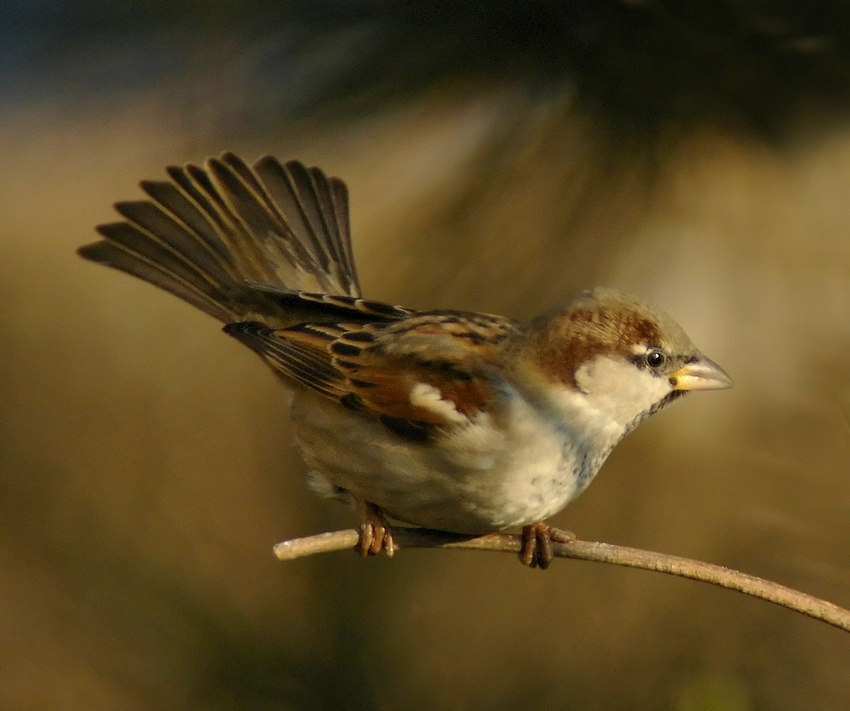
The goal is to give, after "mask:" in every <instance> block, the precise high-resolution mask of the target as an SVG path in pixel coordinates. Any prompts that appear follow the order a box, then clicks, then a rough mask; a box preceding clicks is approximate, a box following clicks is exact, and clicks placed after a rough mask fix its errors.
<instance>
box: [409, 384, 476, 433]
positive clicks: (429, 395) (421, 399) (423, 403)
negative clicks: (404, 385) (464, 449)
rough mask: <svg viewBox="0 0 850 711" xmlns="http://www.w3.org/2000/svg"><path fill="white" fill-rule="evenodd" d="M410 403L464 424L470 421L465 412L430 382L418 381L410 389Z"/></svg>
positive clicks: (450, 420)
mask: <svg viewBox="0 0 850 711" xmlns="http://www.w3.org/2000/svg"><path fill="white" fill-rule="evenodd" d="M409 397H410V404H411V405H413V406H414V407H421V408H422V409H423V410H428V411H429V412H433V413H434V414H435V415H439V416H440V417H442V418H444V419H446V420H448V421H449V422H454V423H457V424H464V423H466V422H469V418H467V416H466V415H464V414H463V413H460V412H458V410H457V408H456V407H455V406H454V403H452V402H450V401H449V400H446V399H445V398H443V395H442V393H441V392H440V391H439V390H437V388H435V387H434V386H433V385H428V383H416V384H415V385H414V386H413V387H412V388H411V389H410V396H409Z"/></svg>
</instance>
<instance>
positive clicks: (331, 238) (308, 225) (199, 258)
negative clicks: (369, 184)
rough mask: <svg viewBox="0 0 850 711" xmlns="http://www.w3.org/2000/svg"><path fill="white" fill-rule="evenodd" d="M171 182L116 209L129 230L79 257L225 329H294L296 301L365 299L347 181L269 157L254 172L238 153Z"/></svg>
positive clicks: (109, 235)
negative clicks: (255, 323)
mask: <svg viewBox="0 0 850 711" xmlns="http://www.w3.org/2000/svg"><path fill="white" fill-rule="evenodd" d="M168 175H169V177H170V178H171V180H170V181H168V182H164V181H144V182H142V183H141V186H142V189H143V190H144V191H145V192H146V193H147V195H148V196H149V198H150V199H149V200H142V201H134V202H120V203H117V204H116V205H115V208H116V210H117V211H118V212H119V213H120V214H121V216H122V217H123V218H124V221H122V222H113V223H109V224H106V225H100V226H98V228H97V231H98V232H99V233H100V234H101V235H102V236H103V238H104V239H103V240H101V241H99V242H94V243H93V244H89V245H86V246H84V247H82V248H80V250H79V253H80V255H81V256H83V257H85V258H86V259H90V260H92V261H94V262H100V263H102V264H106V265H108V266H111V267H114V268H115V269H120V270H122V271H125V272H127V273H129V274H132V275H134V276H136V277H138V278H140V279H143V280H144V281H147V282H150V283H151V284H154V285H156V286H158V287H160V288H162V289H166V290H167V291H170V292H171V293H173V294H175V295H177V296H179V297H180V298H181V299H183V300H184V301H187V302H188V303H190V304H192V305H194V306H196V307H197V308H199V309H201V310H202V311H205V312H206V313H208V314H210V315H211V316H215V317H216V318H217V319H219V320H221V321H223V322H225V323H232V322H234V321H246V320H252V319H254V320H261V321H263V322H266V323H270V324H276V325H279V326H285V325H288V324H289V323H292V320H293V314H292V308H291V304H289V303H288V302H289V301H291V300H288V299H287V298H285V297H286V295H287V294H289V293H294V292H299V291H306V292H317V293H321V294H329V295H332V296H338V297H359V296H360V286H359V284H358V281H357V273H356V271H355V267H354V258H353V254H352V250H351V238H350V234H349V221H348V191H347V189H346V187H345V183H343V182H342V181H341V180H340V179H338V178H328V177H327V176H325V174H324V173H322V171H320V170H319V169H318V168H307V167H305V166H304V165H303V164H302V163H300V162H298V161H290V162H288V163H285V164H281V163H280V162H279V161H277V160H276V159H275V158H272V157H268V156H267V157H264V158H260V159H259V160H258V161H257V162H256V163H254V165H253V166H250V167H249V166H248V165H247V164H246V163H245V162H244V161H242V160H241V159H240V158H238V157H237V156H235V155H233V154H232V153H224V154H223V155H222V156H221V157H220V158H210V159H208V160H207V161H206V163H205V164H204V167H203V168H201V167H199V166H196V165H186V166H184V167H182V168H178V167H170V168H168ZM346 301H348V299H346Z"/></svg>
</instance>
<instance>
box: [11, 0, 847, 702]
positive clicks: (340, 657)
mask: <svg viewBox="0 0 850 711" xmlns="http://www.w3.org/2000/svg"><path fill="white" fill-rule="evenodd" d="M848 108H850V6H848V5H847V4H846V3H844V2H841V1H840V0H824V1H823V2H820V3H813V4H804V3H792V2H784V1H782V0H765V1H764V2H747V1H742V0H726V1H725V2H724V1H722V0H702V2H691V3H676V2H667V1H666V0H657V1H653V0H621V1H619V2H617V1H614V0H594V1H590V0H588V1H586V2H584V1H581V0H576V1H575V2H569V3H562V2H558V1H556V0H548V1H544V0H538V1H536V2H533V1H532V2H526V3H510V2H500V1H497V0H492V1H491V2H488V3H468V4H465V3H457V2H450V1H449V0H444V1H440V0H430V1H427V2H420V3H393V2H382V1H379V0H372V1H367V0H309V2H300V1H297V0H289V2H271V0H254V1H253V2H250V3H238V2H235V1H230V2H228V1H225V0H222V1H220V2H218V3H185V4H175V3H167V2H162V1H161V0H148V2H145V3H127V4H124V5H122V6H120V7H119V6H118V5H117V4H115V3H107V2H104V1H102V0H77V1H76V2H74V3H70V2H62V1H61V0H43V1H41V2H32V3H19V2H11V1H9V0H6V1H5V2H0V155H2V159H3V167H2V178H0V181H1V182H0V185H1V186H2V187H0V212H1V213H2V228H0V229H1V230H2V231H1V232H0V270H2V271H0V295H2V303H3V304H4V308H2V309H0V330H2V337H0V359H1V360H0V363H2V367H0V560H2V564H0V706H2V707H3V708H9V709H45V708H51V709H93V710H97V709H151V708H157V709H184V708H192V709H196V708H208V709H340V708H351V709H357V708H370V709H375V708H378V709H395V708H405V709H430V708H448V709H473V708H476V709H485V708H486V709H520V708H528V709H549V708H570V709H597V708H598V709H636V708H653V709H655V708H657V709H672V710H675V711H690V710H696V709H700V710H713V709H717V710H721V709H722V710H727V709H728V710H730V711H745V710H749V709H800V708H806V709H836V708H844V707H846V704H847V700H848V699H850V674H848V673H847V670H848V669H850V638H848V636H847V634H846V633H842V632H840V631H838V630H835V629H832V628H830V627H828V626H827V625H825V624H823V623H819V622H815V621H812V620H809V619H805V618H802V617H800V616H798V615H795V614H793V613H791V612H789V611H787V610H783V609H780V608H777V607H773V606H771V605H769V604H767V603H764V602H760V601H756V600H753V599H749V598H745V597H743V596H740V595H736V594H735V593H732V592H729V591H725V590H719V589H715V588H710V587H709V586H707V585H701V584H697V583H693V582H689V581H682V580H677V579H671V578H666V577H664V576H661V575H656V574H650V573H643V572H636V571H630V570H626V569H624V568H618V567H609V566H601V565H594V564H587V563H578V562H572V561H556V562H555V564H554V565H553V566H552V568H551V569H550V570H549V571H548V572H546V573H545V574H542V573H540V572H538V571H529V570H525V569H522V568H521V566H520V565H519V564H518V563H517V561H516V560H515V558H514V557H512V556H507V555H486V554H475V553H466V552H446V551H442V552H440V551H411V552H403V553H402V554H401V555H399V556H397V557H396V558H395V559H393V560H391V561H390V560H385V559H378V560H368V561H361V560H359V559H358V558H357V557H356V556H355V555H354V554H349V553H337V554H332V555H327V556H320V557H315V558H312V559H307V560H303V561H295V562H291V563H287V564H282V563H279V562H277V561H276V560H275V558H274V557H273V555H272V551H271V548H272V545H273V544H274V543H275V542H277V541H278V540H281V539H283V538H288V537H296V536H301V535H308V534H312V533H317V532H320V531H323V530H334V529H338V528H347V527H350V526H352V525H353V524H354V523H355V518H354V516H353V514H352V513H351V512H349V511H348V510H347V509H345V508H344V507H341V506H338V505H336V504H333V503H328V502H324V501H320V500H318V499H316V498H315V497H314V496H313V495H312V494H311V493H309V492H308V491H307V490H306V488H305V486H304V483H303V475H304V467H303V465H302V463H301V462H300V459H299V458H298V456H297V453H296V452H295V451H294V450H293V446H292V437H291V434H290V430H289V425H288V416H287V398H286V393H285V391H284V389H282V388H281V387H280V386H279V384H278V383H277V382H276V381H275V380H274V378H273V376H272V374H271V372H267V370H266V369H265V368H264V367H262V366H261V364H260V362H259V361H258V360H257V359H256V357H255V356H254V355H253V354H251V353H250V352H249V351H248V349H246V348H243V347H242V346H240V345H239V344H238V343H236V342H235V341H233V340H232V339H229V338H225V337H224V336H223V335H221V334H220V333H219V325H218V324H217V322H214V321H213V320H212V319H210V318H209V317H208V316H205V315H203V314H201V313H200V312H196V311H195V310H193V309H192V308H190V307H188V306H187V305H186V304H184V303H182V302H180V301H178V300H177V299H175V298H173V297H172V296H170V295H168V294H166V293H164V292H159V291H157V290H156V289H154V288H152V287H150V286H148V285H146V284H143V283H141V282H138V281H136V280H134V279H131V278H129V277H127V276H126V275H123V274H119V273H118V272H113V271H110V270H107V269H103V268H100V267H97V266H95V265H92V264H89V263H85V262H83V261H82V260H81V259H79V258H78V257H77V256H76V255H75V254H74V250H75V249H76V248H77V247H78V246H79V245H81V244H83V243H86V242H89V241H92V240H93V239H94V237H95V234H94V232H93V226H94V225H95V224H97V223H100V222H106V221H110V220H112V219H114V217H115V215H114V213H113V211H112V209H111V207H110V206H111V204H112V203H113V202H114V201H116V200H124V199H137V198H138V197H140V195H141V193H140V191H139V190H138V188H137V187H136V185H137V183H138V181H139V180H140V179H143V178H153V179H161V178H163V177H164V167H165V166H166V165H168V164H180V163H183V162H187V161H192V162H199V161H202V160H203V159H204V158H205V157H206V156H208V155H215V154H218V153H220V152H221V151H223V150H233V151H235V152H237V153H239V154H241V155H243V156H244V157H246V158H248V159H254V158H255V157H257V156H259V155H262V154H265V153H271V154H274V155H277V156H278V157H280V158H281V159H289V158H299V159H301V160H303V161H305V162H308V163H310V164H315V165H319V166H321V167H322V168H323V169H325V170H326V171H327V172H329V173H330V174H334V175H339V176H342V177H344V178H345V179H346V181H347V182H348V184H349V188H350V192H351V203H352V223H353V233H354V242H355V251H356V255H357V260H358V263H359V270H360V275H361V281H362V283H363V286H364V291H365V293H366V294H367V295H368V296H371V297H373V298H378V299H385V300H388V301H392V302H400V303H405V304H408V305H410V306H414V307H423V308H437V307H454V308H463V309H476V310H484V311H489V312H494V313H504V314H508V315H511V316H515V317H527V316H531V315H534V314H536V313H539V312H541V311H543V310H544V309H546V308H549V307H551V306H553V305H556V304H558V303H562V302H564V301H566V300H567V299H569V298H570V297H571V296H572V295H573V294H575V293H576V292H577V291H579V290H581V289H583V288H586V287H588V286H592V285H594V284H608V285H611V286H617V287H620V288H624V289H628V290H631V291H633V292H635V293H637V294H640V295H641V296H643V297H645V298H647V299H651V300H653V301H656V302H658V303H660V304H661V305H663V306H664V307H665V308H666V309H667V310H668V311H669V312H670V313H671V314H672V315H673V316H674V317H675V318H676V319H677V320H678V321H679V322H680V323H682V324H683V325H684V326H685V328H686V329H687V331H688V333H689V334H690V335H691V336H692V337H693V338H694V340H695V341H696V342H697V344H698V345H699V346H700V347H701V348H702V349H703V350H704V351H705V352H706V353H707V354H709V355H710V356H711V357H712V358H714V359H715V360H717V361H718V362H719V363H721V364H722V365H723V366H724V367H725V368H727V369H728V371H729V372H730V373H731V374H732V375H733V377H734V378H735V380H736V382H737V387H736V388H735V389H734V390H731V391H728V392H723V393H713V394H706V395H700V396H695V397H692V398H687V399H686V400H684V401H683V402H680V403H677V404H676V405H675V407H673V408H671V409H670V410H667V411H665V412H664V413H663V414H662V415H660V416H658V417H657V418H653V420H652V421H650V422H648V423H647V424H645V425H644V426H642V427H641V428H639V429H638V430H637V431H636V432H635V433H634V434H632V435H630V436H629V437H628V438H627V440H626V441H625V442H624V443H623V444H622V445H620V447H618V449H617V450H616V451H615V452H614V454H613V455H612V457H611V459H610V460H609V462H608V464H606V466H605V467H604V469H603V471H602V473H601V474H600V476H599V477H598V478H597V480H596V482H595V483H594V485H593V486H592V487H590V489H589V490H588V492H587V493H586V494H585V495H584V496H582V497H581V499H580V500H578V501H577V502H575V503H574V504H573V505H571V506H570V507H568V509H567V510H565V511H564V512H562V513H561V514H560V515H559V516H558V517H557V518H556V519H555V520H554V523H555V524H556V525H561V526H563V527H567V528H569V529H571V530H573V531H575V532H576V533H577V534H578V535H579V536H580V537H582V538H585V539H590V540H604V541H608V542H611V543H620V544H625V545H631V546H636V547H645V548H650V549H655V550H661V551H664V552H667V553H673V554H679V555H685V556H691V557H694V558H699V559H704V560H708V561H711V562H714V563H719V564H723V565H728V566H732V567H736V568H740V569H743V570H745V571H747V572H750V573H754V574H757V575H761V576H764V577H767V578H771V579H774V580H777V581H779V582H782V583H784V584H786V585H790V586H793V587H797V588H800V589H802V590H804V591H806V592H809V593H812V594H814V595H817V596H820V597H824V598H826V599H829V600H832V601H834V602H836V603H838V604H840V605H843V606H845V607H848V606H850V359H848V355H850V239H848V231H850V199H848V187H850V114H848Z"/></svg>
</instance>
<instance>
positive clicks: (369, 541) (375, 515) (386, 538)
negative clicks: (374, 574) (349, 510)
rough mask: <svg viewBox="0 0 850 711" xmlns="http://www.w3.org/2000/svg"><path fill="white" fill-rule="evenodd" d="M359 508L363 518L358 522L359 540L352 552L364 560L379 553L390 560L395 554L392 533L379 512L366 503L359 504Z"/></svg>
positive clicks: (375, 507) (373, 505) (376, 508)
mask: <svg viewBox="0 0 850 711" xmlns="http://www.w3.org/2000/svg"><path fill="white" fill-rule="evenodd" d="M360 508H361V511H362V516H363V518H362V520H361V522H360V539H359V540H358V541H357V545H356V546H355V547H354V550H356V551H357V552H358V553H360V555H361V556H363V557H364V558H365V557H366V556H368V555H378V554H379V553H380V552H381V551H383V552H384V553H386V555H387V558H392V557H393V554H394V553H395V542H394V541H393V531H392V528H390V525H389V524H388V523H387V520H386V519H385V518H384V515H383V514H382V513H381V510H380V509H379V508H378V507H377V506H375V504H370V503H369V502H368V501H363V502H361V504H360Z"/></svg>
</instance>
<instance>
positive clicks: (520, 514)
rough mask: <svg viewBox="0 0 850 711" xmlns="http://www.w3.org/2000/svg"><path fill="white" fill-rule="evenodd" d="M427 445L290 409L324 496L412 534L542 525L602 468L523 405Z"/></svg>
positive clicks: (308, 404)
mask: <svg viewBox="0 0 850 711" xmlns="http://www.w3.org/2000/svg"><path fill="white" fill-rule="evenodd" d="M508 402H509V403H510V406H508V407H502V408H499V409H498V412H497V413H495V414H488V413H479V414H477V415H476V416H475V417H474V418H473V419H472V420H471V421H467V422H466V423H457V424H455V425H453V426H452V427H450V428H447V429H445V430H442V431H440V432H439V433H437V434H435V435H434V436H433V437H432V438H430V439H429V440H427V441H424V442H423V441H413V440H410V439H407V438H405V437H404V436H401V435H399V434H396V433H393V432H391V431H389V430H388V429H387V428H386V427H385V426H384V425H382V424H381V423H380V422H379V421H378V420H376V419H374V418H372V417H369V416H364V415H362V414H360V413H358V412H355V411H351V410H347V409H344V408H341V407H340V406H339V405H337V404H336V403H333V402H331V401H329V400H327V399H326V398H322V397H319V396H317V395H314V394H312V393H310V392H303V391H302V392H298V393H296V395H295V398H294V400H293V406H292V418H293V423H294V425H295V432H296V436H297V439H298V442H299V445H300V447H301V449H302V452H303V455H304V459H305V461H306V462H307V464H308V465H309V466H310V467H311V468H312V469H313V470H315V472H316V473H317V475H318V476H319V477H320V479H321V480H323V481H324V483H325V484H326V486H325V487H324V491H325V493H328V494H333V493H334V492H335V493H337V494H339V493H341V491H342V490H344V491H346V492H350V494H352V495H353V496H355V497H357V498H359V499H361V500H364V501H369V502H371V503H373V504H375V505H377V506H378V507H379V508H381V509H382V510H383V511H384V512H385V513H387V514H389V515H390V516H392V517H393V518H397V519H399V520H401V521H405V522H407V523H411V524H414V525H417V526H424V527H427V528H435V529H439V530H446V531H454V532H457V533H484V532H487V531H494V530H501V529H506V528H512V527H516V526H523V525H526V524H530V523H534V522H536V521H540V520H543V519H545V518H548V517H549V516H551V515H552V514H554V513H556V512H557V511H559V510H560V509H562V508H563V507H564V506H565V505H566V504H567V503H568V502H569V501H570V500H572V499H573V498H575V497H576V496H577V495H578V494H579V493H581V491H582V490H583V489H584V487H585V486H586V485H587V483H589V480H590V478H591V477H592V475H593V474H594V473H595V471H596V469H598V466H599V464H601V462H599V463H596V462H592V461H590V459H589V458H588V457H587V456H586V454H585V451H584V448H583V447H581V446H580V445H576V442H575V437H574V436H573V435H571V433H570V432H569V431H568V430H567V429H566V426H565V424H564V423H563V422H558V421H557V420H553V419H551V418H548V417H546V416H544V415H542V414H541V413H540V412H539V411H538V410H537V409H536V408H533V407H531V405H529V404H528V403H527V402H525V401H524V400H523V399H522V398H520V397H518V396H516V395H515V394H514V397H510V398H509V399H508Z"/></svg>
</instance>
